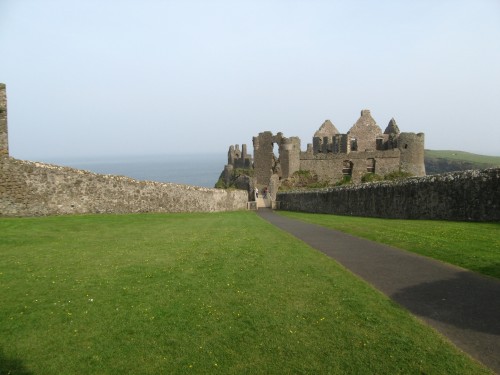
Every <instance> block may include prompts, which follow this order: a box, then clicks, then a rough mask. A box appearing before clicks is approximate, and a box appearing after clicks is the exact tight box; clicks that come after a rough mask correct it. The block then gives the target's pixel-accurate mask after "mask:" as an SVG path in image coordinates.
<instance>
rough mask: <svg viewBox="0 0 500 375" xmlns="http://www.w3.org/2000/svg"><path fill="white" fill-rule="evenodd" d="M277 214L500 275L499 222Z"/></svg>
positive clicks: (476, 270) (489, 273) (292, 213)
mask: <svg viewBox="0 0 500 375" xmlns="http://www.w3.org/2000/svg"><path fill="white" fill-rule="evenodd" d="M280 214H282V215H285V216H288V217H291V218H295V219H299V220H304V221H307V222H310V223H314V224H319V225H323V226H325V227H329V228H333V229H337V230H340V231H342V232H346V233H350V234H353V235H356V236H359V237H363V238H367V239H369V240H373V241H377V242H381V243H385V244H388V245H392V246H395V247H398V248H400V249H405V250H408V251H412V252H414V253H418V254H422V255H425V256H428V257H432V258H435V259H439V260H441V261H444V262H447V263H451V264H454V265H457V266H460V267H463V268H466V269H469V270H472V271H475V272H478V273H482V274H483V275H488V276H493V277H496V278H500V222H496V223H469V222H455V221H438V220H395V219H378V218H365V217H351V216H337V215H325V214H308V213H298V212H285V211H280Z"/></svg>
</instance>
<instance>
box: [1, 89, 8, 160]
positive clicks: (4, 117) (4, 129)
mask: <svg viewBox="0 0 500 375" xmlns="http://www.w3.org/2000/svg"><path fill="white" fill-rule="evenodd" d="M2 155H9V139H8V134H7V95H6V91H5V83H0V157H2Z"/></svg>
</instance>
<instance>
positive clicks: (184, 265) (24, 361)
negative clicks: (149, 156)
mask: <svg viewBox="0 0 500 375" xmlns="http://www.w3.org/2000/svg"><path fill="white" fill-rule="evenodd" d="M0 233H1V234H2V235H1V237H0V290H2V303H1V304H0V322H1V325H0V373H27V372H32V373H36V374H55V373H61V374H62V373H64V374H95V373H99V374H123V373H141V374H148V373H150V374H157V373H200V374H201V373H203V374H204V373H213V372H215V371H216V370H217V372H220V373H232V374H235V373H238V374H245V373H247V374H258V373H266V374H273V373H274V374H286V373H378V374H394V373H432V374H445V373H448V374H471V373H474V374H480V373H487V371H486V370H484V369H483V368H481V367H480V366H478V365H477V364H476V363H474V362H472V361H471V360H469V359H468V358H467V357H466V356H464V355H463V354H460V353H459V352H458V351H457V350H456V349H455V348H454V347H452V346H451V345H449V344H448V343H447V342H446V341H445V340H444V339H442V338H441V337H440V336H438V335H437V334H435V333H434V331H432V330H431V329H430V328H428V327H426V326H423V325H422V324H421V323H419V322H418V321H417V320H416V319H414V318H412V317H411V316H409V315H408V314H407V313H406V312H405V311H404V310H402V309H400V308H399V307H398V306H396V305H395V304H394V303H392V302H391V301H390V300H388V299H387V298H385V297H384V296H382V295H381V294H379V293H378V292H376V291H374V290H373V289H372V288H371V287H369V286H368V285H367V284H365V283H363V282H361V281H360V280H359V279H357V278H355V277H354V276H353V275H351V274H350V273H348V272H346V271H345V270H344V269H343V268H341V267H340V266H338V265H337V264H336V263H335V262H334V261H332V260H330V259H329V258H327V257H325V256H324V255H322V254H320V253H318V252H316V251H313V250H312V249H310V248H309V247H307V246H305V245H304V244H303V243H301V242H299V241H297V240H295V239H293V238H292V237H291V236H289V235H287V234H285V233H283V232H281V231H279V230H277V229H275V228H274V227H272V226H271V225H269V224H268V223H266V222H264V221H263V220H261V219H260V218H258V217H257V216H256V215H255V214H254V213H250V212H236V213H223V214H191V215H188V214H177V215H122V216H112V215H109V216H107V215H103V216H73V217H50V218H28V219H0ZM9 371H12V372H9Z"/></svg>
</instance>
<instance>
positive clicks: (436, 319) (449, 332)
mask: <svg viewBox="0 0 500 375" xmlns="http://www.w3.org/2000/svg"><path fill="white" fill-rule="evenodd" d="M258 214H259V216H261V217H262V218H263V219H265V220H267V221H269V222H270V223H272V224H274V225H275V226H277V227H278V228H281V229H282V230H284V231H286V232H289V233H290V234H292V235H294V236H295V237H297V238H299V239H300V240H302V241H304V242H305V243H307V244H308V245H310V246H311V247H313V248H315V249H317V250H320V251H322V252H323V253H325V254H326V255H328V256H330V257H332V258H333V259H335V260H336V261H337V262H339V263H340V264H342V265H343V266H344V267H346V268H347V269H349V270H350V271H351V272H353V273H354V274H356V275H358V276H360V277H361V278H362V279H364V280H365V281H367V282H368V283H370V284H371V285H373V286H374V287H375V288H376V289H378V290H380V291H381V292H382V293H384V294H385V295H387V296H388V297H390V298H391V299H392V300H394V301H395V302H397V303H399V304H400V305H402V306H403V307H405V308H406V309H408V310H409V311H410V312H411V313H413V314H414V315H416V316H417V317H419V318H420V319H422V320H423V321H425V322H426V323H427V324H429V325H430V326H432V327H434V328H435V329H436V330H437V331H439V332H440V333H441V334H443V335H444V336H446V337H447V338H448V339H449V340H451V341H452V342H453V343H454V344H455V345H456V346H458V347H459V348H460V349H462V350H463V351H464V352H466V353H469V355H470V356H472V357H473V358H476V359H477V360H479V361H480V362H482V363H483V364H484V365H486V366H487V367H489V368H491V369H492V370H493V371H495V372H496V373H498V374H500V280H497V279H495V278H490V277H486V276H481V275H479V274H476V273H473V272H470V271H467V270H465V269H462V268H459V267H455V266H452V265H449V264H445V263H442V262H440V261H436V260H433V259H431V258H427V257H423V256H420V255H417V254H413V253H410V252H406V251H403V250H399V249H396V248H394V247H390V246H387V245H383V244H379V243H376V242H372V241H369V240H365V239H361V238H358V237H354V236H351V235H348V234H345V233H342V232H339V231H336V230H333V229H328V228H324V227H321V226H319V225H315V224H309V223H305V222H302V221H298V220H293V219H289V218H286V217H284V216H281V215H277V214H275V213H273V212H272V211H271V210H269V209H259V210H258Z"/></svg>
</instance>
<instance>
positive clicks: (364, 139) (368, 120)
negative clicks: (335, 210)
mask: <svg viewBox="0 0 500 375" xmlns="http://www.w3.org/2000/svg"><path fill="white" fill-rule="evenodd" d="M274 145H278V155H275V154H274V152H273V149H274ZM243 147H244V149H245V150H246V145H243ZM253 147H254V159H253V169H254V176H255V185H256V186H257V187H258V188H259V189H262V188H263V187H269V186H271V185H276V181H278V184H277V185H278V186H279V180H282V179H286V178H288V177H290V176H291V175H292V174H293V173H294V172H296V171H298V170H309V171H311V172H314V173H315V174H316V175H318V177H319V178H320V179H321V180H326V181H329V182H331V183H335V182H337V181H339V180H341V179H342V178H344V177H346V176H348V177H350V178H351V179H352V181H353V182H360V181H361V178H362V177H363V175H365V174H366V173H376V174H380V175H385V174H387V173H390V172H394V171H404V172H409V173H411V174H412V175H414V176H425V165H424V134H423V133H418V134H415V133H401V132H400V130H399V127H398V126H397V124H396V121H395V120H394V119H391V120H390V121H389V124H388V125H387V127H386V129H385V131H384V132H382V129H381V128H380V127H379V126H378V125H377V123H376V122H375V120H374V119H373V118H372V116H371V114H370V111H369V110H367V109H365V110H362V111H361V116H360V118H359V119H358V120H357V121H356V123H355V124H354V125H353V126H352V127H351V129H350V130H349V131H348V132H347V133H346V134H341V133H340V132H339V131H338V130H337V128H336V127H335V125H333V123H332V122H331V121H330V120H326V121H325V122H324V123H323V124H322V125H321V127H320V128H319V129H318V131H316V133H314V136H313V142H312V144H308V145H307V150H306V151H301V148H300V139H299V138H298V137H285V136H283V134H282V133H278V134H277V135H273V134H272V133H271V132H269V131H266V132H262V133H259V134H258V136H256V137H254V138H253ZM234 152H235V149H234V146H231V147H230V148H229V157H228V164H227V165H226V168H225V172H224V173H225V175H226V176H228V173H229V172H230V171H231V170H232V168H233V167H234V168H236V167H237V165H240V166H241V165H245V166H247V165H248V164H249V163H251V158H250V157H247V158H246V159H245V163H242V162H241V161H240V160H239V159H237V158H235V157H234V156H232V155H233V153H234ZM273 176H274V177H273ZM272 177H273V178H272ZM273 191H277V189H276V188H273Z"/></svg>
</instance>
